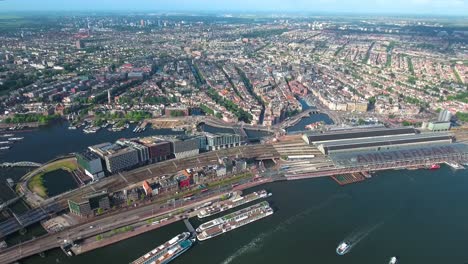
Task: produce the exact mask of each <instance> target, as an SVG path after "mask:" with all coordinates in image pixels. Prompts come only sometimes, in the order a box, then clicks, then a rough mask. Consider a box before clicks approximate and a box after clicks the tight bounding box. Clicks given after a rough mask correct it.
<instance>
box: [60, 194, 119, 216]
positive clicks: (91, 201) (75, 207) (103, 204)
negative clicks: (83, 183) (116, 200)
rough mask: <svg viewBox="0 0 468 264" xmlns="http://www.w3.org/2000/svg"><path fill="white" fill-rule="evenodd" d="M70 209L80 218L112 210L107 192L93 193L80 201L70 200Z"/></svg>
mask: <svg viewBox="0 0 468 264" xmlns="http://www.w3.org/2000/svg"><path fill="white" fill-rule="evenodd" d="M68 208H69V209H70V212H71V213H72V214H75V215H78V216H82V217H83V216H89V215H92V214H93V213H94V211H96V210H98V209H99V208H101V209H102V210H108V209H110V200H109V195H108V193H107V191H102V192H97V193H93V194H91V195H88V196H85V197H83V198H82V199H80V200H68Z"/></svg>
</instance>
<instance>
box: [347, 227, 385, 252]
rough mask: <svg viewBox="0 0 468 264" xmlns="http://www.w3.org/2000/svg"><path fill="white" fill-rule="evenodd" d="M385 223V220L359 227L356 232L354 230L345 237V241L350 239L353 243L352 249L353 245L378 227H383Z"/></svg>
mask: <svg viewBox="0 0 468 264" xmlns="http://www.w3.org/2000/svg"><path fill="white" fill-rule="evenodd" d="M384 223H385V222H380V223H378V224H375V225H371V226H367V227H365V228H363V229H359V230H357V231H355V232H352V233H351V234H349V235H348V236H347V237H346V238H345V239H344V241H348V242H349V243H350V244H351V246H350V247H351V248H350V250H351V249H352V248H353V247H355V246H356V245H357V244H359V242H361V241H362V240H364V239H365V238H366V237H367V236H369V235H370V234H371V233H372V232H374V231H375V230H376V229H378V228H379V227H381V226H382V225H383V224H384Z"/></svg>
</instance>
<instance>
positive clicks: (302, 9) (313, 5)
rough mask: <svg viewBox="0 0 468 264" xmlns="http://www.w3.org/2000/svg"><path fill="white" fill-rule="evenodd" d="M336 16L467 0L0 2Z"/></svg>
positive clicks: (431, 10) (437, 7)
mask: <svg viewBox="0 0 468 264" xmlns="http://www.w3.org/2000/svg"><path fill="white" fill-rule="evenodd" d="M34 11H36V12H47V11H51V12H54V11H58V12H68V11H70V12H74V11H76V12H198V13H215V12H225V13H229V12H232V13H242V12H246V13H309V14H313V13H315V14H318V13H325V14H330V13H332V14H333V13H337V14H348V15H353V14H356V15H359V14H363V15H369V14H389V15H435V16H440V15H442V16H466V15H467V14H468V0H445V1H444V0H393V1H391V0H374V1H372V0H361V1H359V0H349V1H346V0H309V1H308V0H297V1H293V0H282V1H281V0H270V1H268V2H267V3H265V1H260V0H236V1H234V0H225V1H222V2H221V1H216V0H198V1H190V0H171V1H168V0H131V1H130V0H99V1H93V0H67V1H66V3H65V4H64V3H63V0H0V12H3V13H5V12H10V13H14V12H34Z"/></svg>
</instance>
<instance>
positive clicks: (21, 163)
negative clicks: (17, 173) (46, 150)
mask: <svg viewBox="0 0 468 264" xmlns="http://www.w3.org/2000/svg"><path fill="white" fill-rule="evenodd" d="M40 166H42V164H40V163H37V162H32V161H19V162H3V163H1V164H0V167H3V168H5V167H40Z"/></svg>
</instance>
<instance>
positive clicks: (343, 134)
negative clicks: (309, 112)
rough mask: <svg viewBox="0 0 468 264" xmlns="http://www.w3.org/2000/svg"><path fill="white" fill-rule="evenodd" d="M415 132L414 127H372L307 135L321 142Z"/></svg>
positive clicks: (310, 138)
mask: <svg viewBox="0 0 468 264" xmlns="http://www.w3.org/2000/svg"><path fill="white" fill-rule="evenodd" d="M408 134H416V130H415V129H414V128H407V127H402V128H374V129H351V130H348V131H334V132H327V133H323V134H315V135H309V136H308V138H309V142H311V143H312V142H314V143H317V142H321V141H331V140H341V139H357V138H367V137H381V136H392V135H408Z"/></svg>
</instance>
